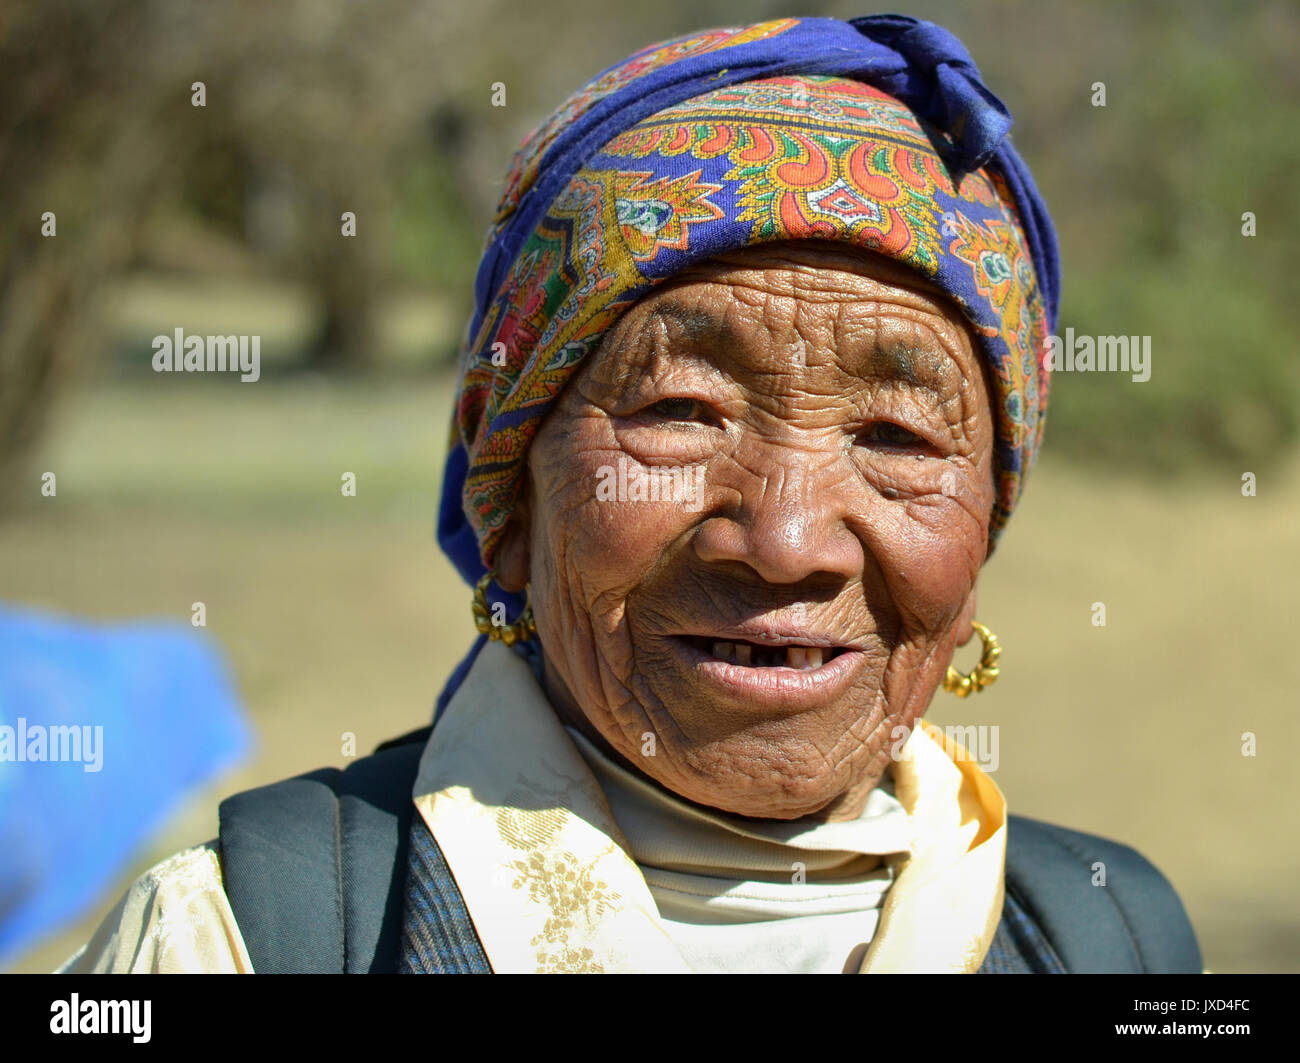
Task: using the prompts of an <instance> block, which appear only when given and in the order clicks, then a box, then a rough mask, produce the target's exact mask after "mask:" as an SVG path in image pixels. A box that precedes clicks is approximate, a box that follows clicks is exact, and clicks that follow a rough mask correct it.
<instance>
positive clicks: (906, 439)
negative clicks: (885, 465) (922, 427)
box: [859, 421, 928, 447]
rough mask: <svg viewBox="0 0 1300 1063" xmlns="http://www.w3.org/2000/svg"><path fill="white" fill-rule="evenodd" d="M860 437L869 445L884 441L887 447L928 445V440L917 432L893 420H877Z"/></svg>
mask: <svg viewBox="0 0 1300 1063" xmlns="http://www.w3.org/2000/svg"><path fill="white" fill-rule="evenodd" d="M859 439H860V440H861V441H862V442H864V443H867V444H868V445H869V444H871V443H877V444H879V443H883V444H884V445H885V446H887V447H918V446H922V447H923V446H928V443H927V442H926V440H924V439H922V438H921V437H920V436H919V435H917V434H916V433H915V432H909V431H908V430H907V429H906V428H904V427H902V425H897V424H894V423H892V422H891V421H877V422H876V423H875V424H873V425H872V426H871V427H870V428H868V429H867V430H866V431H865V432H863V433H862V435H861V436H859Z"/></svg>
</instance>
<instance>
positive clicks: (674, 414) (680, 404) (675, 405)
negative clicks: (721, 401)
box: [646, 399, 704, 421]
mask: <svg viewBox="0 0 1300 1063" xmlns="http://www.w3.org/2000/svg"><path fill="white" fill-rule="evenodd" d="M646 412H647V413H651V414H654V415H655V416H656V417H661V418H663V419H664V420H665V421H698V420H701V419H703V416H704V404H703V403H702V402H700V401H699V400H698V399H660V400H659V401H658V402H656V403H654V404H653V405H652V406H647V407H646Z"/></svg>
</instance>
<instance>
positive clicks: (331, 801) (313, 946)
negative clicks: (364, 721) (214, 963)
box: [218, 731, 427, 974]
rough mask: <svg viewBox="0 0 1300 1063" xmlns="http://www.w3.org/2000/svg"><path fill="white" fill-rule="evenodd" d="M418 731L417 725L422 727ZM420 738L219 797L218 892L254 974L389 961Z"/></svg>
mask: <svg viewBox="0 0 1300 1063" xmlns="http://www.w3.org/2000/svg"><path fill="white" fill-rule="evenodd" d="M425 736H426V737H427V731H426V732H425ZM422 751H423V744H422V743H419V742H408V743H405V744H397V745H393V744H389V745H388V747H387V748H384V749H383V751H382V752H379V753H375V754H373V755H372V756H369V757H365V758H363V759H361V760H359V761H356V762H355V763H353V764H351V765H349V766H348V768H347V769H346V770H344V771H340V770H339V769H337V768H322V769H320V770H319V771H314V772H310V773H308V774H306V775H301V776H299V777H297V778H295V779H286V780H284V781H283V782H278V783H274V784H272V785H270V786H263V787H259V788H258V789H255V790H247V791H245V792H244V793H240V794H236V795H234V796H233V797H229V798H227V799H226V800H225V801H223V802H222V803H221V807H220V811H219V814H218V815H219V821H220V825H221V834H220V844H221V864H222V874H223V878H224V882H225V889H226V895H227V896H228V897H229V899H230V906H231V909H232V910H233V911H234V914H235V921H236V923H237V924H238V926H239V929H240V932H241V934H242V935H243V938H244V944H245V946H246V947H247V949H248V953H249V958H250V959H251V960H252V963H253V970H254V971H256V972H258V973H259V974H282V973H299V972H301V973H312V974H318V973H320V974H323V973H333V974H338V973H344V972H346V973H349V974H352V973H361V972H367V971H376V972H377V971H394V970H396V969H397V964H398V956H399V951H400V947H401V931H402V905H403V899H404V898H403V892H404V891H403V886H404V882H405V877H406V866H407V856H408V838H409V832H410V824H411V818H412V813H413V811H414V805H413V803H412V801H411V789H412V786H413V784H414V781H415V775H416V771H417V768H418V766H419V760H420V754H421V752H422Z"/></svg>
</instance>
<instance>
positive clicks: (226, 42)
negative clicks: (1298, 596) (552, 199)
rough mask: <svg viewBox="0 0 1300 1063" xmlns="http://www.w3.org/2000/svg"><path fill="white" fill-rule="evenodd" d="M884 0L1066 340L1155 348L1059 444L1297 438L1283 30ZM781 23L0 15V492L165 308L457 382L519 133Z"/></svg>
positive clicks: (1070, 399) (463, 16)
mask: <svg viewBox="0 0 1300 1063" xmlns="http://www.w3.org/2000/svg"><path fill="white" fill-rule="evenodd" d="M902 6H903V7H904V8H905V9H906V10H907V11H908V13H912V14H917V15H920V16H922V17H929V18H933V19H934V20H936V21H939V22H941V23H942V24H944V25H947V26H949V27H951V28H952V29H953V31H954V32H956V33H957V34H958V36H960V37H961V38H962V39H964V40H965V41H966V43H967V45H968V46H969V48H970V50H971V52H972V54H973V55H974V56H975V58H976V60H977V62H978V63H979V64H980V65H981V68H982V70H983V73H984V75H985V78H986V80H987V81H988V83H989V84H990V85H991V86H992V87H993V88H994V90H995V91H996V92H997V93H998V94H1000V95H1001V96H1002V97H1003V99H1004V100H1005V101H1006V102H1007V104H1008V106H1009V107H1010V109H1011V111H1012V113H1013V114H1014V115H1015V116H1016V128H1015V133H1014V135H1015V136H1016V139H1017V141H1018V144H1019V147H1020V149H1021V151H1022V153H1023V154H1024V156H1025V157H1026V158H1027V159H1028V160H1029V162H1030V164H1031V166H1032V168H1033V170H1034V173H1035V175H1036V177H1037V180H1038V183H1039V185H1040V187H1041V189H1042V191H1043V193H1044V195H1045V196H1046V198H1047V201H1048V203H1049V205H1050V207H1051V209H1052V211H1053V214H1054V217H1055V219H1056V222H1057V224H1058V226H1059V230H1060V235H1061V243H1062V250H1063V259H1064V262H1065V296H1064V305H1063V318H1062V329H1063V330H1064V328H1065V327H1066V326H1073V327H1074V328H1075V329H1076V331H1077V332H1078V333H1081V334H1089V335H1110V334H1123V335H1150V336H1152V337H1153V338H1154V339H1153V372H1152V381H1151V382H1148V383H1146V384H1143V385H1140V386H1139V385H1134V386H1131V387H1127V386H1126V387H1117V386H1116V380H1115V378H1113V377H1111V378H1108V377H1107V376H1105V375H1101V374H1095V375H1088V374H1076V375H1074V376H1071V377H1068V378H1066V377H1058V378H1057V381H1056V394H1055V395H1054V397H1053V401H1052V410H1051V416H1050V419H1049V428H1048V435H1047V439H1048V443H1047V446H1048V447H1049V449H1050V450H1051V451H1054V452H1057V453H1060V454H1062V455H1064V456H1066V457H1068V458H1070V459H1073V460H1077V461H1079V462H1087V463H1093V464H1101V465H1104V466H1106V467H1107V468H1110V469H1113V468H1114V467H1115V466H1116V464H1117V463H1118V464H1120V465H1122V466H1126V467H1131V468H1132V469H1134V470H1135V471H1137V472H1152V471H1154V472H1159V473H1177V472H1178V471H1180V470H1185V469H1190V468H1195V469H1201V468H1204V467H1205V463H1206V462H1210V463H1212V464H1218V465H1222V466H1224V467H1225V468H1239V467H1243V466H1248V467H1250V468H1251V469H1252V470H1255V471H1259V470H1260V469H1263V468H1266V467H1267V464H1268V463H1269V462H1270V460H1272V458H1273V457H1274V456H1275V455H1276V454H1277V453H1278V452H1279V451H1280V450H1281V449H1282V448H1284V447H1285V446H1287V445H1288V444H1290V443H1292V442H1293V441H1294V439H1295V437H1296V434H1297V428H1298V425H1300V414H1298V408H1300V400H1298V396H1300V385H1298V381H1300V377H1298V375H1297V368H1296V359H1295V357H1294V342H1293V339H1292V337H1294V336H1295V335H1296V326H1297V323H1298V322H1297V300H1296V298H1295V292H1296V285H1295V281H1294V273H1293V267H1292V263H1291V261H1290V255H1291V253H1292V251H1293V249H1294V246H1295V241H1294V237H1295V236H1296V234H1297V233H1298V232H1300V218H1298V217H1297V214H1298V212H1300V196H1297V194H1296V183H1295V174H1296V172H1297V168H1298V167H1300V122H1297V121H1296V103H1297V99H1300V84H1298V82H1300V70H1298V68H1297V66H1296V64H1295V62H1294V56H1295V54H1296V48H1297V45H1300V7H1297V6H1296V5H1295V4H1292V3H1286V2H1281V3H1259V4H1245V5H1242V6H1241V7H1239V8H1235V9H1232V10H1231V11H1229V10H1228V8H1227V7H1226V6H1225V5H1223V4H1221V3H1218V2H1214V0H1209V2H1201V3H1174V2H1156V3H1144V4H1127V3H1118V2H1116V3H1098V4H1086V5H1068V6H1067V5H1057V4H1050V5H1044V4H1034V3H1028V2H1021V0H995V2H992V3H984V4H961V3H942V2H932V3H926V2H918V3H910V4H904V5H902ZM789 11H790V8H789V5H788V4H785V3H781V2H773V0H760V2H756V3H748V4H745V5H744V7H743V15H742V14H741V11H740V10H738V9H737V8H736V7H735V5H730V4H726V3H722V2H718V0H704V2H698V0H691V2H689V3H687V2H683V0H666V2H664V3H660V4H655V5H652V6H647V5H630V6H626V7H618V8H617V9H612V8H610V7H609V5H608V4H607V3H606V2H605V0H560V2H558V3H548V4H545V5H540V4H521V3H518V2H512V0H482V2H479V3H475V4H473V5H458V4H453V3H449V2H446V0H442V2H433V3H420V2H406V0H404V2H395V0H377V2H371V3H367V4H364V5H360V4H355V3H348V2H346V0H305V2H289V3H276V4H263V3H258V2H253V0H242V2H241V0H236V2H226V3H217V4H213V3H207V2H200V0H166V2H156V3H147V2H143V0H50V2H45V3H41V4H16V3H6V4H4V5H0V100H3V101H4V103H3V105H2V106H0V197H3V203H4V210H3V215H2V217H0V384H3V389H2V391H0V462H2V463H3V468H2V469H0V472H3V473H4V475H3V478H2V480H0V482H4V483H7V484H12V483H13V482H14V475H13V474H14V473H15V465H16V463H20V462H22V460H23V458H24V456H25V455H27V454H29V453H30V450H31V447H32V446H33V445H34V444H35V442H36V441H37V440H38V438H39V436H40V432H41V429H42V426H43V425H44V424H45V423H46V420H47V415H48V412H49V410H50V407H51V404H52V403H54V402H55V401H56V399H57V396H58V394H59V393H60V391H61V390H62V389H63V388H64V387H65V386H66V385H67V384H68V383H69V382H70V381H72V380H75V379H77V378H78V377H81V378H82V379H84V378H85V374H87V372H92V373H99V374H104V373H108V374H110V375H111V374H113V373H115V372H118V371H121V370H125V369H131V368H134V369H136V370H139V369H141V368H142V367H144V366H145V364H146V363H147V360H148V358H149V356H150V353H151V351H150V347H149V343H148V340H149V338H150V337H151V336H152V335H153V334H155V332H156V331H158V329H157V320H158V319H159V317H160V315H159V314H158V313H157V310H158V308H160V307H165V308H168V309H169V310H172V311H173V313H172V314H171V316H172V317H174V318H177V319H178V320H179V322H180V323H182V324H183V323H184V321H186V320H190V321H193V323H194V325H193V327H196V328H197V327H200V326H202V325H204V324H205V323H206V319H213V327H218V325H219V326H220V327H222V330H223V331H227V332H228V331H234V328H233V324H234V323H232V322H231V320H230V319H231V316H232V313H234V314H235V316H237V317H238V318H239V319H240V321H239V324H240V325H241V328H240V329H239V331H243V332H250V333H254V332H256V333H260V334H261V335H262V336H263V357H264V359H266V361H267V362H268V363H269V366H270V368H271V370H272V371H275V370H283V371H285V372H291V371H300V370H311V371H322V372H331V371H338V372H346V373H349V374H383V373H390V372H411V371H418V370H420V369H436V368H438V367H439V366H440V365H444V366H445V364H446V363H447V362H448V360H450V359H452V358H453V357H454V352H455V349H456V345H457V341H458V339H459V335H460V330H461V328H462V327H463V322H464V320H465V319H466V316H467V313H468V309H469V294H470V291H471V286H472V280H473V272H474V264H475V263H476V261H477V255H478V251H479V243H480V234H481V233H482V232H483V230H484V229H485V228H486V224H487V222H488V220H489V218H490V216H491V212H492V209H493V207H494V204H495V199H496V196H497V195H498V194H499V190H500V179H501V175H502V174H503V173H504V170H505V166H506V162H507V160H508V157H509V153H510V152H511V151H512V150H513V148H514V146H515V145H516V144H517V142H518V140H519V139H520V138H521V137H522V135H523V134H524V133H525V132H527V130H528V129H530V128H531V127H532V126H533V125H534V124H535V123H536V122H537V121H538V120H540V119H541V118H542V117H543V116H544V115H545V113H546V112H547V111H548V110H549V109H550V108H552V107H553V106H555V105H556V104H557V103H558V102H559V101H560V100H561V99H562V98H563V97H564V96H565V95H566V94H567V93H568V92H570V91H572V90H573V89H574V88H576V87H577V86H578V85H579V84H580V83H581V82H582V81H583V80H585V79H586V78H587V77H589V76H591V75H592V74H594V73H595V72H596V71H597V70H599V69H601V68H602V67H604V66H605V65H607V64H608V63H610V62H613V61H615V60H617V59H618V58H620V57H622V56H624V55H625V54H627V53H628V52H630V51H632V50H633V49H635V48H637V47H640V46H643V45H644V44H645V43H646V42H647V41H648V40H654V39H657V38H663V37H666V36H672V35H674V34H677V33H680V32H684V31H687V30H690V29H694V28H699V27H701V26H703V25H708V24H725V23H727V22H734V21H736V20H737V19H738V18H744V19H757V18H761V17H769V16H771V17H775V16H777V15H783V14H787V13H789ZM817 13H819V14H830V15H836V16H839V17H852V16H853V15H855V14H857V13H859V11H858V9H857V8H856V7H850V6H849V5H847V4H845V3H841V2H832V3H830V4H828V5H826V6H825V7H824V8H823V9H822V10H820V11H818V12H817ZM194 81H203V82H204V84H205V87H206V93H207V106H206V107H203V108H196V107H193V106H191V84H192V83H193V82H194ZM1098 81H1100V82H1103V83H1104V84H1105V91H1106V106H1105V107H1104V108H1102V107H1094V106H1093V105H1092V102H1091V100H1092V96H1093V90H1092V86H1093V84H1094V83H1095V82H1098ZM495 82H502V83H504V84H505V86H506V88H507V93H508V95H507V106H506V107H504V108H494V107H493V106H492V105H491V91H492V90H491V86H492V85H493V84H494V83H495ZM47 210H52V211H54V212H55V214H56V216H57V219H58V222H57V224H58V233H59V237H58V238H57V239H47V238H43V237H42V236H41V234H40V223H41V216H42V213H43V212H44V211H47ZM345 210H351V211H354V212H355V213H356V215H357V218H358V226H357V235H356V237H355V238H352V239H347V240H344V239H342V238H341V237H340V232H339V229H340V221H339V216H340V214H341V213H342V212H343V211H345ZM1246 211H1250V212H1252V213H1253V214H1254V215H1255V217H1256V224H1257V226H1258V235H1257V236H1255V237H1253V238H1252V237H1245V236H1243V235H1242V214H1243V212H1246ZM161 316H162V317H164V318H166V317H167V316H168V315H167V314H163V315H161Z"/></svg>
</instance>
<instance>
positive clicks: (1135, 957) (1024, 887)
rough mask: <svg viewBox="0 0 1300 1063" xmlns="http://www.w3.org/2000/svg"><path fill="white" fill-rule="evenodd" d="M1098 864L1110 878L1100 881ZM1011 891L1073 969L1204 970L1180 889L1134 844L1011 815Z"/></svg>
mask: <svg viewBox="0 0 1300 1063" xmlns="http://www.w3.org/2000/svg"><path fill="white" fill-rule="evenodd" d="M1098 864H1101V865H1103V867H1104V873H1105V885H1100V884H1098V885H1093V881H1094V877H1098V878H1099V877H1100V874H1099V873H1100V871H1101V870H1102V869H1101V868H1097V867H1096V865H1098ZM1006 892H1007V896H1008V898H1009V899H1011V900H1012V901H1014V903H1015V906H1016V907H1018V908H1019V909H1020V910H1021V911H1022V912H1023V914H1024V915H1025V916H1027V917H1028V919H1029V921H1030V922H1032V923H1033V924H1035V925H1036V926H1037V927H1038V928H1039V929H1040V930H1041V931H1042V934H1043V936H1044V937H1045V938H1046V939H1047V941H1048V942H1050V944H1051V948H1052V950H1054V952H1055V953H1056V954H1057V955H1058V956H1059V957H1060V960H1061V962H1062V963H1064V965H1065V968H1066V970H1067V971H1069V972H1070V973H1073V974H1103V973H1117V974H1126V973H1133V974H1200V973H1201V971H1202V966H1201V951H1200V947H1199V946H1198V945H1197V943H1196V933H1195V931H1193V929H1192V925H1191V922H1190V920H1189V919H1188V918H1187V912H1186V911H1185V910H1184V908H1183V905H1182V902H1181V901H1180V900H1179V899H1178V894H1177V893H1175V892H1174V889H1173V887H1172V886H1171V885H1170V884H1169V881H1168V880H1167V879H1166V878H1165V877H1164V875H1162V874H1161V873H1160V872H1159V871H1158V870H1157V869H1156V868H1155V866H1154V865H1152V864H1151V862H1150V861H1148V860H1147V859H1146V858H1145V857H1144V856H1142V855H1141V854H1140V853H1138V852H1136V851H1135V850H1133V849H1130V848H1129V847H1128V846H1127V845H1120V844H1119V843H1118V842H1112V841H1107V840H1106V839H1104V838H1098V837H1095V836H1093V835H1091V834H1082V833H1080V832H1079V831H1073V830H1067V829H1066V828H1064V827H1057V826H1053V825H1051V824H1047V823H1041V822H1039V821H1038V820H1033V819H1027V818H1025V817H1024V816H1010V817H1008V824H1007V863H1006ZM1003 918H1004V921H1005V919H1006V915H1005V910H1004V916H1003ZM999 929H1001V928H999Z"/></svg>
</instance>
